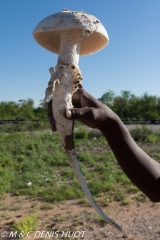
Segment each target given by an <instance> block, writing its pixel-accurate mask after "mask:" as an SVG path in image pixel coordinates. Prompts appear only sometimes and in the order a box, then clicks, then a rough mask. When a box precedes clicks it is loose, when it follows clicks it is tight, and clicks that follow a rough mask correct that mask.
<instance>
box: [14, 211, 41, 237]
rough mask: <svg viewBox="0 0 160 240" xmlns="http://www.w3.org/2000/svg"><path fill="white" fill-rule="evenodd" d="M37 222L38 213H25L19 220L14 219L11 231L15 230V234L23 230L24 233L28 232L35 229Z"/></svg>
mask: <svg viewBox="0 0 160 240" xmlns="http://www.w3.org/2000/svg"><path fill="white" fill-rule="evenodd" d="M37 223H38V215H37V214H32V215H26V216H24V217H23V218H22V219H21V220H20V221H18V222H17V221H15V222H14V224H13V227H12V229H13V231H15V232H16V231H17V234H18V235H19V234H21V233H22V232H23V234H24V235H26V234H27V233H29V232H30V231H35V230H36V226H37Z"/></svg>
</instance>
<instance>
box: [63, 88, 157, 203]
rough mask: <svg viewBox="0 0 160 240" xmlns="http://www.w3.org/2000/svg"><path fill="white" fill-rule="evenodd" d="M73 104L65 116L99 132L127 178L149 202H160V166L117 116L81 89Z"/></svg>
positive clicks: (74, 96)
mask: <svg viewBox="0 0 160 240" xmlns="http://www.w3.org/2000/svg"><path fill="white" fill-rule="evenodd" d="M73 105H74V107H75V108H73V109H70V110H69V111H66V112H64V116H65V117H66V118H68V119H72V120H76V119H79V120H80V121H81V122H83V123H84V124H86V125H87V126H89V127H92V128H97V129H99V130H100V131H101V132H102V134H103V135H104V136H105V138H106V140H107V142H108V144H109V145H110V147H111V149H112V151H113V153H114V155H115V157H116V159H117V161H118V163H119V165H120V166H121V168H122V169H123V171H124V172H125V174H126V175H127V176H128V178H129V179H130V180H131V181H132V182H133V183H134V184H135V185H136V186H137V187H138V188H139V189H140V190H141V191H142V192H143V193H145V194H146V195H147V196H148V197H149V198H150V200H151V201H153V202H159V201H160V164H159V163H157V162H156V161H154V160H153V159H152V158H151V157H149V156H148V155H147V154H146V153H145V152H144V151H143V150H142V149H141V148H139V147H138V145H137V144H136V143H135V142H134V141H133V139H132V137H131V135H130V133H129V131H128V130H127V128H126V127H125V126H124V124H123V123H122V121H121V120H120V119H119V117H118V116H117V115H116V114H115V113H114V112H113V111H112V110H111V109H109V108H108V107H107V106H106V105H104V104H102V103H101V102H99V101H98V100H97V99H95V98H94V97H92V96H91V95H90V94H88V93H87V92H86V91H84V90H82V89H79V90H78V91H77V92H76V93H75V94H74V95H73Z"/></svg>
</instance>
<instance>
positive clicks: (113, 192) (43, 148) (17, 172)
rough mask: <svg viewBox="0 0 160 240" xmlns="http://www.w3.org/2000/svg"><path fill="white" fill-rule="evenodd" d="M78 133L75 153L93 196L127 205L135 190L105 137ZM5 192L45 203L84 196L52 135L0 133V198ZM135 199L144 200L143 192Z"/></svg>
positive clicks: (56, 139) (59, 144) (57, 142)
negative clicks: (37, 199)
mask: <svg viewBox="0 0 160 240" xmlns="http://www.w3.org/2000/svg"><path fill="white" fill-rule="evenodd" d="M78 131H79V133H78ZM78 131H77V133H76V134H77V135H76V137H75V145H76V146H77V155H78V159H79V162H80V167H81V170H82V172H83V174H84V176H85V179H86V181H87V184H88V186H89V189H90V190H91V192H92V194H93V195H94V196H97V197H98V196H101V195H103V196H104V195H105V196H107V199H108V200H107V201H109V202H110V201H113V200H115V201H120V202H121V203H123V204H125V203H127V196H128V194H133V193H137V191H138V189H137V188H136V187H135V186H133V184H132V183H131V182H130V181H129V179H128V178H127V177H126V175H125V174H124V173H123V171H122V170H121V168H120V167H119V165H118V164H117V161H116V159H115V157H114V155H113V153H112V152H111V150H110V149H109V147H108V144H107V142H106V140H105V138H104V137H103V136H101V135H100V134H99V133H98V134H97V132H93V133H92V132H89V133H86V131H87V130H86V129H85V130H83V131H82V129H81V128H80V130H78ZM138 134H139V133H138ZM156 134H157V135H156V136H157V138H158V136H159V135H158V133H156ZM95 136H96V137H95ZM145 136H146V133H145ZM145 139H146V138H145ZM98 147H99V148H100V149H102V150H100V151H98V153H97V152H95V150H94V149H95V148H98ZM152 154H153V155H154V154H155V153H154V152H153V153H152ZM7 193H12V194H15V195H27V196H31V197H39V198H40V199H42V200H44V201H47V202H59V201H64V200H67V199H76V198H83V197H84V193H83V192H82V190H81V187H80V185H79V183H78V181H77V178H76V176H75V173H74V171H73V169H72V167H71V164H70V162H69V160H68V158H67V156H66V154H65V151H64V149H63V146H62V144H61V143H60V139H59V136H58V135H57V134H56V133H52V134H48V133H47V134H44V133H42V132H39V134H37V133H36V134H35V133H34V132H21V133H17V132H13V133H10V134H5V133H0V197H1V198H2V197H3V196H5V194H7ZM138 199H139V200H140V201H143V199H142V196H141V197H138V198H137V200H138Z"/></svg>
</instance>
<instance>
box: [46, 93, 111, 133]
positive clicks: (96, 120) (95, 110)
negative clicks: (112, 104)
mask: <svg viewBox="0 0 160 240" xmlns="http://www.w3.org/2000/svg"><path fill="white" fill-rule="evenodd" d="M72 104H73V106H74V108H72V109H66V110H65V111H64V117H65V118H67V119H69V120H79V121H81V122H82V123H84V124H85V125H87V126H89V127H91V128H97V129H99V130H101V128H103V124H104V123H105V121H106V119H107V118H108V115H109V113H111V110H110V109H109V108H108V107H107V106H106V105H104V104H103V103H101V102H100V101H98V100H97V99H96V98H94V97H93V96H91V95H90V94H89V93H87V92H86V91H85V90H84V89H78V90H77V91H76V92H75V93H74V94H73V97H72ZM47 113H48V119H49V122H50V125H51V126H52V131H56V127H55V121H54V118H53V115H52V101H50V102H49V104H48V109H47Z"/></svg>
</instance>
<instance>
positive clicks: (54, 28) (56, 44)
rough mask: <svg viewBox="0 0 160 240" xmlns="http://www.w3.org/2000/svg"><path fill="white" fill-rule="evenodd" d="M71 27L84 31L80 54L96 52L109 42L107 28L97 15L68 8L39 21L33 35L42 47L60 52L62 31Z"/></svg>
mask: <svg viewBox="0 0 160 240" xmlns="http://www.w3.org/2000/svg"><path fill="white" fill-rule="evenodd" d="M70 29H79V30H81V31H82V38H81V48H80V53H79V54H80V55H88V54H92V53H95V52H97V51H99V50H101V49H102V48H104V47H105V46H106V45H107V44H108V42H109V37H108V34H107V32H106V30H105V28H104V27H103V25H102V24H101V22H100V21H99V20H98V19H97V18H96V17H94V16H93V15H90V14H86V13H84V12H77V11H69V10H66V9H65V10H63V11H62V12H58V13H55V14H52V15H50V16H48V17H46V18H44V19H43V20H42V21H41V22H39V23H38V25H37V26H36V28H35V29H34V31H33V37H34V38H35V40H36V41H37V42H38V43H39V44H40V45H41V46H42V47H44V48H46V49H47V50H49V51H51V52H53V53H57V54H58V53H59V51H60V42H61V32H62V31H66V30H68V31H69V30H70Z"/></svg>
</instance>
